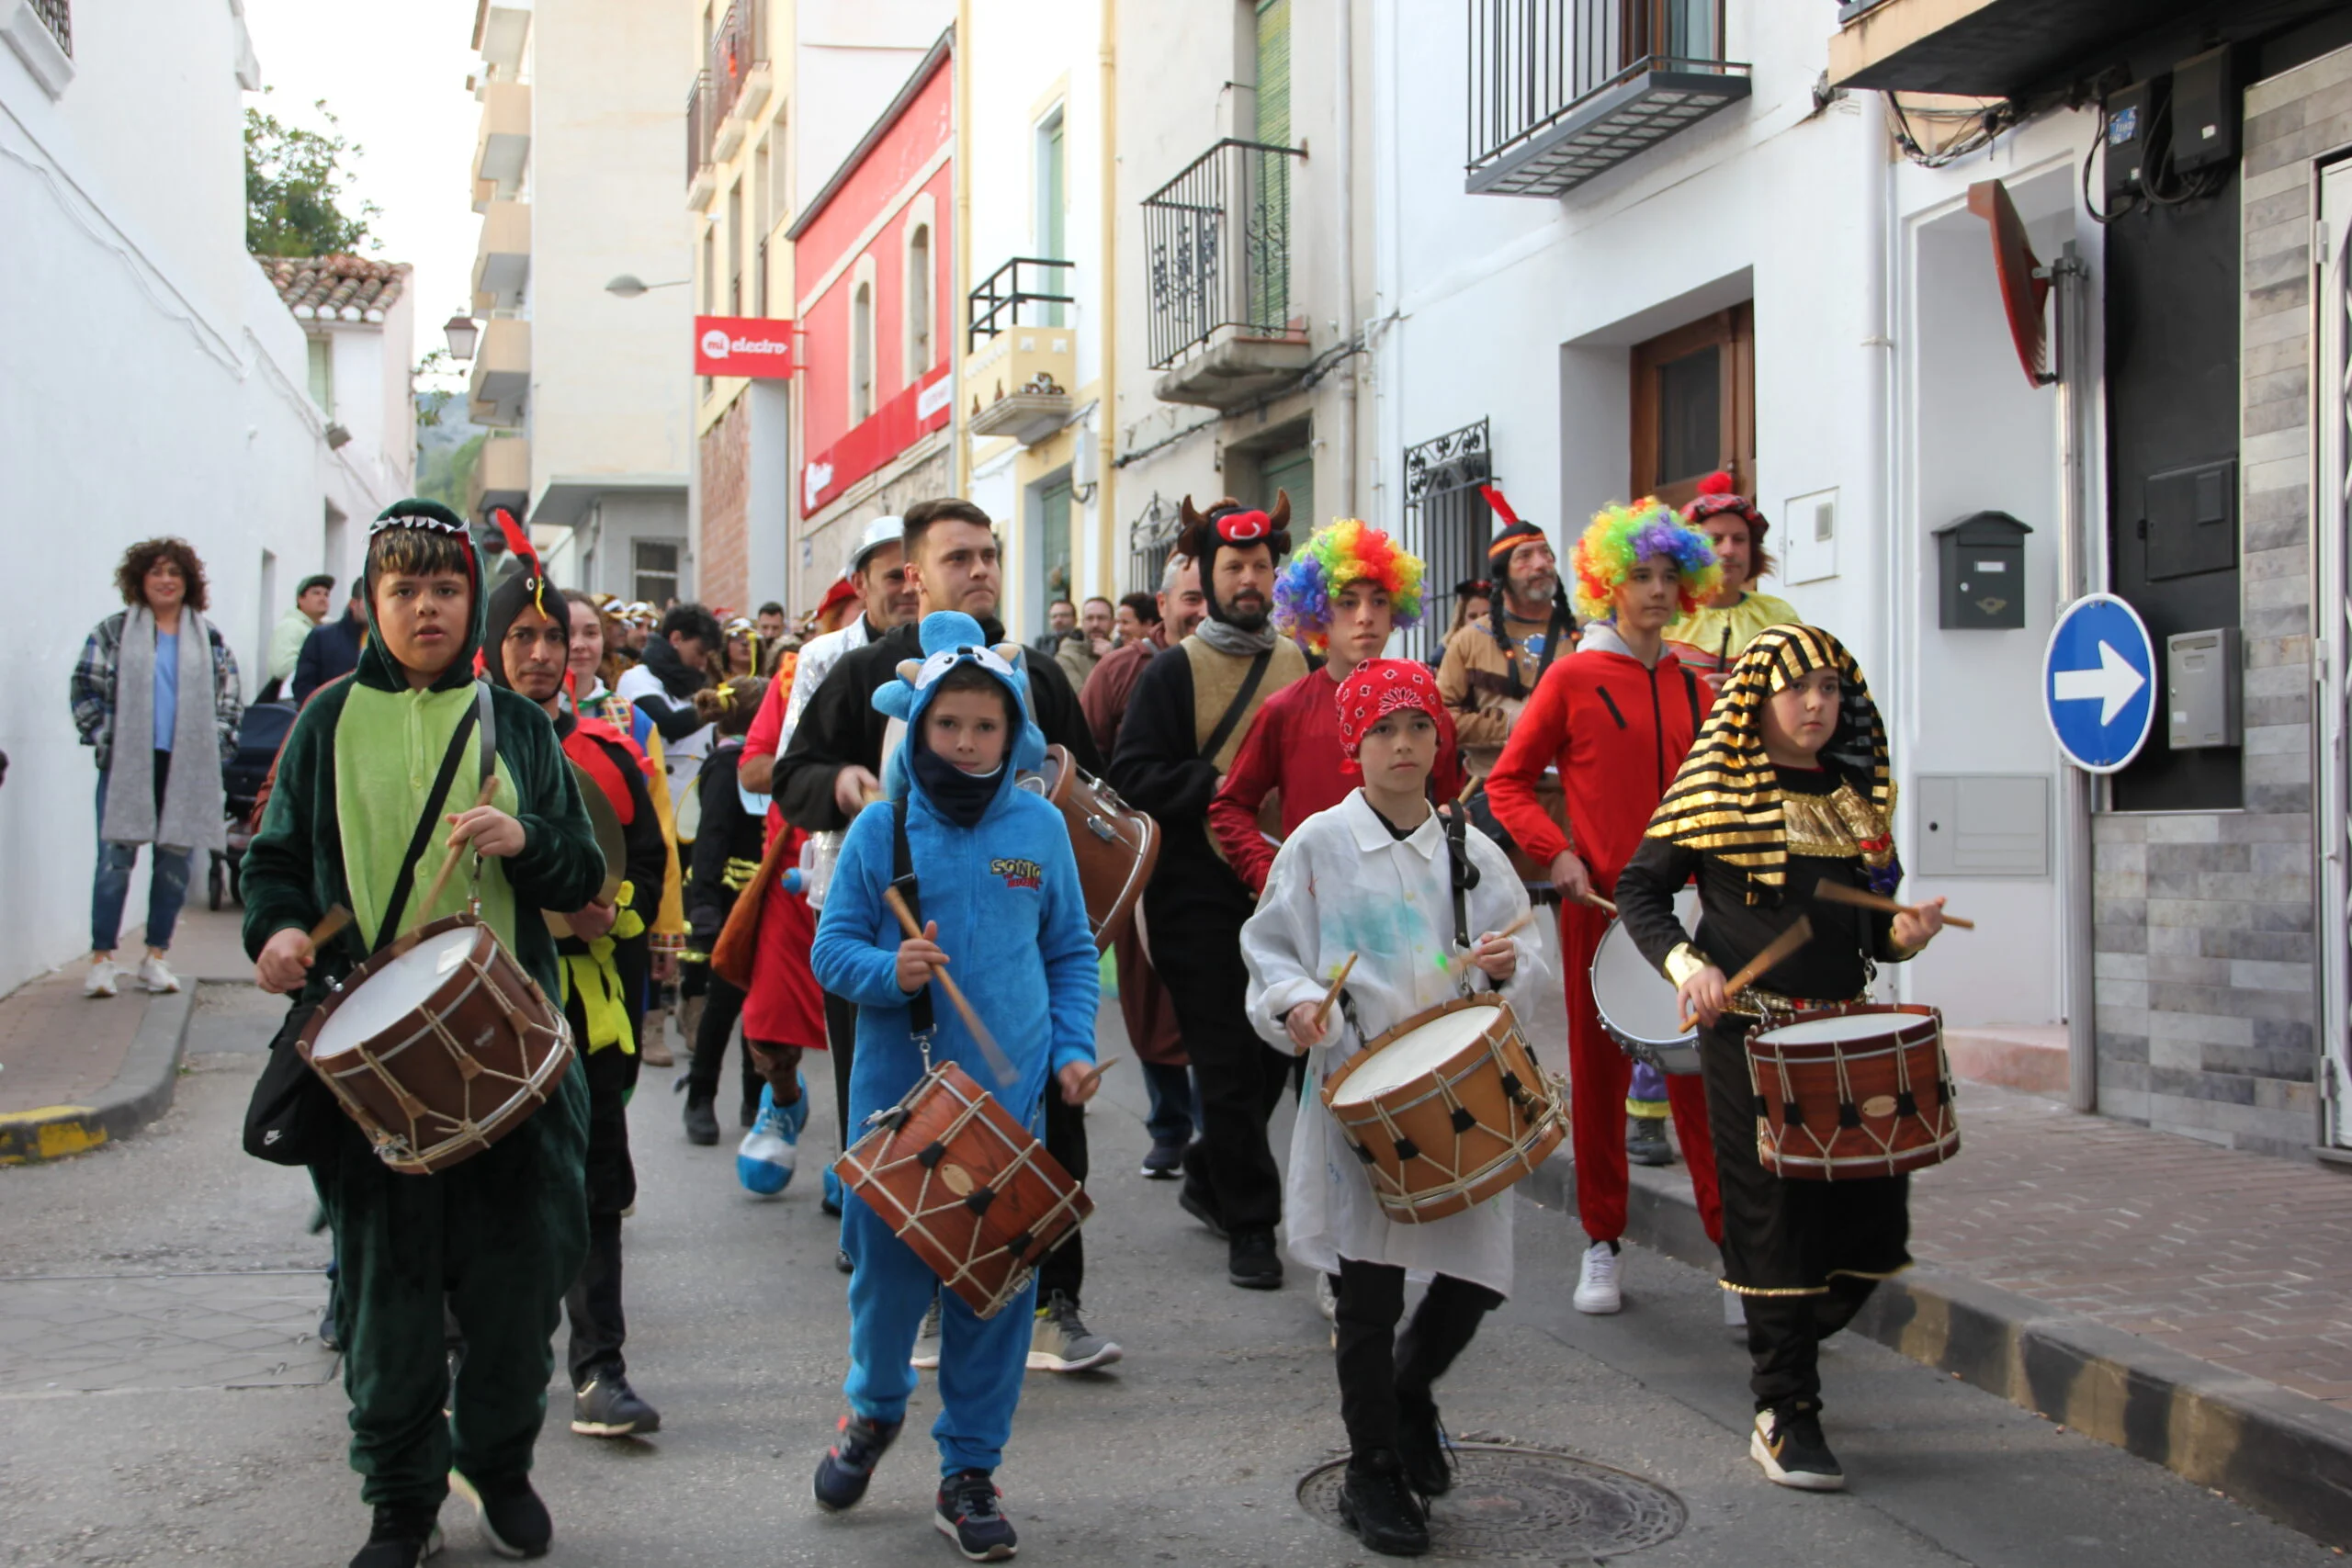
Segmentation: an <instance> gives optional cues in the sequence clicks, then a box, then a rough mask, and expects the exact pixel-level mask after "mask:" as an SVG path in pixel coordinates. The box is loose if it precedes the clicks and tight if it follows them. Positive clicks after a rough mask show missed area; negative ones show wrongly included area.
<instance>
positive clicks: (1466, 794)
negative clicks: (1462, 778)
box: [1453, 773, 1487, 806]
mask: <svg viewBox="0 0 2352 1568" xmlns="http://www.w3.org/2000/svg"><path fill="white" fill-rule="evenodd" d="M1486 782H1487V781H1486V780H1485V779H1484V778H1482V777H1480V776H1479V775H1478V774H1476V773H1472V774H1471V775H1470V782H1469V783H1467V784H1464V785H1463V786H1462V793H1461V794H1460V795H1455V796H1454V797H1453V804H1454V805H1456V806H1459V805H1461V804H1462V803H1463V802H1464V801H1465V800H1467V799H1469V798H1470V792H1471V791H1472V790H1474V789H1476V788H1477V787H1478V786H1479V785H1480V784H1485V783H1486Z"/></svg>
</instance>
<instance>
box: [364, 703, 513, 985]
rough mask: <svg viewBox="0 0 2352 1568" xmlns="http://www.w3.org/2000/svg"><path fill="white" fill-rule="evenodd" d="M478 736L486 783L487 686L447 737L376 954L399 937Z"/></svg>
mask: <svg viewBox="0 0 2352 1568" xmlns="http://www.w3.org/2000/svg"><path fill="white" fill-rule="evenodd" d="M477 732H479V733H480V735H481V776H482V778H483V779H484V780H487V779H488V778H489V777H490V775H491V774H492V772H494V771H495V770H496V769H497V766H498V729H497V726H496V724H495V723H494V722H493V721H492V718H491V716H490V682H487V681H476V682H474V705H473V706H472V707H471V708H470V709H469V710H467V711H466V712H465V713H463V714H461V715H459V716H458V728H457V730H456V732H455V733H453V734H452V735H451V736H450V737H449V750H448V752H447V754H446V755H445V756H443V757H442V759H441V771H440V772H439V773H435V775H434V778H433V790H432V793H431V794H429V795H426V796H425V797H424V816H423V817H421V818H418V819H417V824H416V831H415V832H413V833H412V834H410V835H409V840H408V853H407V854H406V855H404V856H403V857H401V874H400V875H398V876H396V877H394V878H393V879H392V894H391V897H390V898H388V899H386V900H385V902H384V919H383V923H382V924H381V925H379V926H378V927H377V928H376V950H377V951H378V952H381V951H382V950H383V949H384V948H386V947H388V946H390V944H391V942H392V941H393V939H395V938H396V937H398V936H399V935H400V934H401V917H402V916H404V915H406V914H407V913H408V896H409V893H410V891H411V890H412V889H413V888H414V886H416V863H417V862H418V861H420V860H422V859H423V858H424V850H425V846H426V845H427V844H429V843H431V842H432V840H433V825H434V824H435V822H437V821H439V820H440V819H441V813H440V810H439V807H440V804H441V802H442V801H443V800H445V799H447V796H448V794H449V786H450V785H451V784H455V783H457V782H458V764H459V763H460V762H462V761H465V756H466V739H467V738H468V737H469V736H470V735H473V734H475V733H477Z"/></svg>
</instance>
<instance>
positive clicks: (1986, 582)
mask: <svg viewBox="0 0 2352 1568" xmlns="http://www.w3.org/2000/svg"><path fill="white" fill-rule="evenodd" d="M2032 532H2033V530H2032V529H2031V528H2029V527H2027V526H2026V525H2024V524H2022V523H2020V522H2018V520H2017V519H2016V518H2014V517H2012V516H2010V515H2009V514H2008V513H2006V512H1978V513H1972V514H1971V515H1969V516H1966V517H1963V518H1962V519H1961V520H1960V521H1959V522H1957V523H1947V524H1945V525H1943V526H1942V527H1940V528H1939V529H1937V530H1936V559H1937V566H1938V570H1939V572H1940V573H1941V584H1942V592H1941V593H1940V594H1939V605H1940V607H1941V608H1940V613H1939V615H1938V616H1937V620H1936V624H1937V625H1938V626H1941V627H1943V628H1944V630H1946V631H1976V632H1982V631H2010V630H2015V629H2016V628H2018V627H2020V626H2024V625H2025V536H2027V535H2028V534H2030V533H2032Z"/></svg>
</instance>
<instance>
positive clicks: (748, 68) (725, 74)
mask: <svg viewBox="0 0 2352 1568" xmlns="http://www.w3.org/2000/svg"><path fill="white" fill-rule="evenodd" d="M766 15H767V0H735V3H734V4H733V5H731V6H728V7H727V14H726V15H725V16H724V17H720V18H719V22H718V28H716V29H715V30H714V31H713V32H712V33H711V35H710V49H709V51H708V53H707V56H706V58H705V59H704V61H703V73H704V75H705V76H706V77H707V78H708V79H709V82H710V112H709V118H708V122H707V131H708V133H709V136H710V138H711V143H710V153H711V157H710V161H711V162H713V163H718V162H723V161H724V160H726V159H729V158H731V157H733V156H734V155H735V150H736V149H737V148H739V147H741V145H742V144H743V134H744V130H745V128H746V126H748V124H749V123H750V121H751V118H752V116H753V115H755V114H757V113H759V111H760V107H761V106H762V105H763V104H765V103H766V102H767V98H768V91H769V86H770V80H769V71H768V59H767V37H766V33H767V29H766V28H765V26H764V25H763V24H764V18H765V17H766Z"/></svg>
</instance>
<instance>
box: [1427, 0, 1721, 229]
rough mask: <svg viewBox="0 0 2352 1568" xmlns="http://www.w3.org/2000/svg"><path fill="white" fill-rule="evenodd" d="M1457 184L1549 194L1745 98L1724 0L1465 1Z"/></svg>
mask: <svg viewBox="0 0 2352 1568" xmlns="http://www.w3.org/2000/svg"><path fill="white" fill-rule="evenodd" d="M1466 5H1467V8H1468V20H1469V29H1470V48H1469V92H1468V101H1469V120H1468V157H1467V161H1466V163H1465V165H1464V167H1465V170H1466V174H1467V178H1466V182H1465V183H1466V185H1467V187H1468V189H1469V190H1470V191H1471V192H1472V193H1473V194H1477V193H1480V192H1487V193H1491V194H1494V195H1498V196H1552V197H1555V196H1559V195H1562V194H1564V193H1566V192H1567V191H1570V190H1573V189H1575V188H1576V187H1577V186H1580V185H1582V184H1584V183H1585V182H1586V181H1587V180H1589V179H1591V178H1592V177H1594V176H1595V175H1600V174H1604V173H1606V172H1608V171H1609V170H1611V169H1612V168H1615V167H1616V166H1617V165H1618V164H1622V163H1624V162H1625V161H1626V160H1628V159H1630V158H1634V157H1637V156H1639V155H1640V154H1641V153H1643V152H1647V151H1648V150H1649V149H1650V148H1651V147H1654V146H1656V145H1657V143H1659V142H1660V141H1665V140H1666V139H1667V138H1668V137H1670V136H1673V135H1675V134H1676V133H1677V132H1679V131H1681V130H1687V129H1689V128H1690V127H1691V126H1692V125H1695V124H1697V123H1698V122H1699V121H1700V120H1702V119H1704V118H1707V117H1708V116H1709V115H1712V114H1713V113H1714V112H1715V111H1716V110H1718V109H1721V108H1723V107H1726V106H1727V105H1730V104H1733V103H1736V102H1737V101H1738V100H1739V99H1742V98H1745V97H1747V95H1748V79H1747V76H1748V68H1747V65H1745V64H1742V63H1740V62H1736V61H1731V60H1726V59H1724V0H1466Z"/></svg>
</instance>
